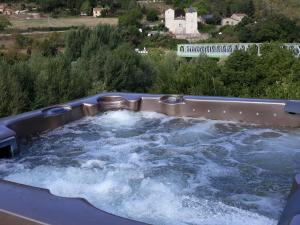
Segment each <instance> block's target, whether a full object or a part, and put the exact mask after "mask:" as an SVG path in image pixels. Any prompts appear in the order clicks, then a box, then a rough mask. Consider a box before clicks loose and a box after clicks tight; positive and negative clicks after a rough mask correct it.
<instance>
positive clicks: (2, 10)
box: [0, 4, 14, 15]
mask: <svg viewBox="0 0 300 225" xmlns="http://www.w3.org/2000/svg"><path fill="white" fill-rule="evenodd" d="M0 13H1V14H4V15H12V14H13V13H14V12H13V11H12V9H10V8H8V7H7V4H0Z"/></svg>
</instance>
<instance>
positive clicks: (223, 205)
mask: <svg viewBox="0 0 300 225" xmlns="http://www.w3.org/2000/svg"><path fill="white" fill-rule="evenodd" d="M299 134H300V131H299V130H275V129H269V128H265V127H258V126H254V125H245V124H239V123H230V122H222V121H211V120H204V119H191V118H175V117H167V116H165V115H161V114H157V113H148V112H147V113H146V112H139V113H134V112H129V111H115V112H107V113H103V114H100V115H98V116H96V117H90V118H84V119H82V120H80V121H77V122H74V123H71V124H69V125H66V126H65V127H62V128H59V129H56V130H54V131H52V132H49V133H47V134H44V135H41V136H40V137H37V138H35V140H32V143H26V144H24V146H22V153H21V154H20V156H18V157H17V158H14V159H11V160H1V161H0V177H1V178H4V179H5V180H9V181H14V182H18V183H22V184H27V185H31V186H36V187H42V188H47V189H49V190H50V191H51V193H53V194H55V195H58V196H63V197H82V198H85V199H87V200H88V201H89V202H90V203H91V204H93V205H94V206H96V207H98V208H99V209H102V210H104V211H107V212H110V213H113V214H116V215H120V216H123V217H127V218H131V219H135V220H139V221H143V222H146V223H150V224H157V225H160V224H174V225H191V224H201V225H218V224H222V225H227V224H228V225H242V224H243V225H244V224H251V225H273V224H276V221H277V220H278V218H279V215H280V213H281V210H282V209H283V207H284V204H285V199H286V197H287V194H288V192H289V190H290V185H291V180H292V179H291V178H292V176H293V174H294V173H296V172H299V171H300V164H299V163H298V162H299V160H300V135H299Z"/></svg>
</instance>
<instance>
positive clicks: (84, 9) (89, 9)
mask: <svg viewBox="0 0 300 225" xmlns="http://www.w3.org/2000/svg"><path fill="white" fill-rule="evenodd" d="M80 10H81V12H83V13H86V14H87V15H91V13H92V5H91V3H90V1H89V0H85V1H84V2H83V3H82V5H81V7H80Z"/></svg>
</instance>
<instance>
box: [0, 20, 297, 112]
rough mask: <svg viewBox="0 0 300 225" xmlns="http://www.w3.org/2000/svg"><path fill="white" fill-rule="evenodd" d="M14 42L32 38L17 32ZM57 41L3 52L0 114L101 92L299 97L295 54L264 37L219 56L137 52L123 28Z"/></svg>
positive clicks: (75, 32)
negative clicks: (25, 52) (257, 44)
mask: <svg viewBox="0 0 300 225" xmlns="http://www.w3.org/2000/svg"><path fill="white" fill-rule="evenodd" d="M55 40H56V41H55ZM18 42H19V45H33V44H32V42H31V41H30V40H28V38H24V37H22V36H19V37H18ZM59 42H60V41H57V39H56V38H55V37H52V39H45V40H44V41H43V42H41V43H39V46H40V47H39V51H38V52H36V53H34V54H32V55H31V56H22V54H21V53H19V54H17V53H7V54H4V55H3V56H1V57H0V71H1V76H0V85H1V88H0V99H1V101H0V115H1V116H6V115H10V114H16V113H20V112H23V111H26V110H32V109H36V108H39V107H43V106H48V105H51V104H56V103H62V102H65V101H68V100H71V99H76V98H80V97H84V96H87V95H91V94H95V93H98V92H101V91H125V92H126V91H128V92H154V93H174V94H193V95H222V96H239V97H267V98H288V99H291V98H296V99H300V59H298V58H295V57H294V56H293V54H292V53H291V52H289V51H288V50H285V49H282V48H280V47H278V46H277V45H276V44H266V45H265V46H264V47H263V49H262V55H261V56H258V55H257V54H256V51H255V50H254V49H253V50H249V51H247V52H243V51H237V52H235V53H234V54H232V55H231V56H230V57H229V58H228V59H227V60H225V61H222V62H218V60H216V59H211V58H207V57H199V58H196V59H192V60H189V59H184V58H178V57H176V55H175V54H174V53H172V52H170V53H164V52H162V51H160V50H155V51H152V52H150V54H149V55H147V56H140V55H138V54H136V53H135V52H134V50H133V49H134V46H132V45H130V44H128V42H126V41H124V30H123V28H122V27H119V28H117V27H110V26H98V27H96V28H94V29H90V28H85V27H82V28H79V29H77V30H72V31H69V32H68V33H67V35H66V38H65V50H64V52H63V53H62V52H60V51H59V50H58V48H59V45H60V44H59Z"/></svg>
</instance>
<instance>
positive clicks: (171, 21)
mask: <svg viewBox="0 0 300 225" xmlns="http://www.w3.org/2000/svg"><path fill="white" fill-rule="evenodd" d="M165 26H166V27H167V28H168V29H169V31H170V32H171V33H173V34H175V35H187V36H197V35H199V31H198V13H197V11H196V10H195V9H194V8H192V7H190V8H189V9H187V10H186V11H185V15H182V16H180V17H177V16H175V11H174V10H173V9H168V10H166V11H165Z"/></svg>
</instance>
